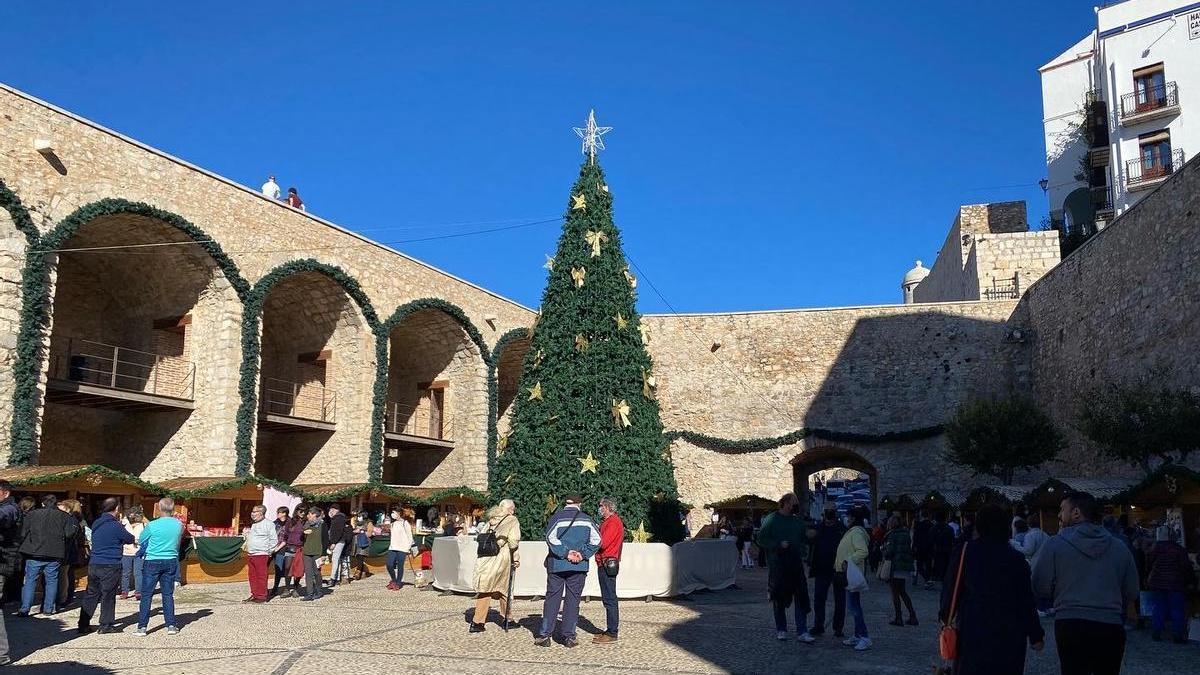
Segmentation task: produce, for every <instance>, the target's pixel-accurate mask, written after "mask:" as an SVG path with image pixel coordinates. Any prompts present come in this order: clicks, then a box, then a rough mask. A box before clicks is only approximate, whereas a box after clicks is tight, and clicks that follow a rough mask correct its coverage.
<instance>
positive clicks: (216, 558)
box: [192, 537, 245, 564]
mask: <svg viewBox="0 0 1200 675" xmlns="http://www.w3.org/2000/svg"><path fill="white" fill-rule="evenodd" d="M192 541H193V542H194V544H195V546H196V556H197V557H198V558H200V562H206V563H214V564H219V563H227V562H229V561H231V560H237V558H238V556H240V555H241V554H242V544H243V543H244V542H245V539H244V538H242V537H195V538H193V539H192Z"/></svg>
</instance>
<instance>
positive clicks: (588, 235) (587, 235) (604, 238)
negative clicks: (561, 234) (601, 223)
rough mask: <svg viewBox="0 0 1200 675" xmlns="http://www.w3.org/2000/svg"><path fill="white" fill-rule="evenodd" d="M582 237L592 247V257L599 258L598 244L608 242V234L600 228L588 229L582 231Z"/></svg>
mask: <svg viewBox="0 0 1200 675" xmlns="http://www.w3.org/2000/svg"><path fill="white" fill-rule="evenodd" d="M583 238H584V240H585V241H587V243H588V246H591V247H592V257H593V258H599V257H600V245H601V244H605V243H608V235H607V234H605V233H604V232H603V231H601V230H588V231H587V232H584V233H583Z"/></svg>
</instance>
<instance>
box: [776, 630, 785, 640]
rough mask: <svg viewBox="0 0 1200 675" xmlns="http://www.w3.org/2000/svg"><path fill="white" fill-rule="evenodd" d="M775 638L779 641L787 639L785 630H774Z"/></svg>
mask: <svg viewBox="0 0 1200 675" xmlns="http://www.w3.org/2000/svg"><path fill="white" fill-rule="evenodd" d="M775 639H776V640H779V641H780V642H784V641H785V640H787V631H786V630H777V631H775Z"/></svg>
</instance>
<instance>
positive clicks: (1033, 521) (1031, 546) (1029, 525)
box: [1011, 513, 1050, 617]
mask: <svg viewBox="0 0 1200 675" xmlns="http://www.w3.org/2000/svg"><path fill="white" fill-rule="evenodd" d="M1025 525H1026V530H1025V534H1024V536H1022V537H1021V538H1020V539H1019V540H1018V539H1013V541H1012V542H1011V543H1012V545H1013V548H1015V549H1016V550H1017V551H1018V552H1020V553H1021V555H1023V556H1025V562H1027V563H1029V568H1030V569H1033V566H1034V564H1035V563H1037V559H1038V554H1039V553H1041V552H1042V547H1044V546H1045V545H1046V542H1047V541H1049V539H1050V537H1049V535H1047V534H1046V533H1045V532H1044V531H1043V530H1042V517H1041V516H1040V515H1038V514H1036V513H1031V514H1029V518H1028V519H1026V520H1025ZM1034 602H1036V603H1037V611H1038V616H1041V617H1045V616H1049V612H1050V601H1049V600H1047V599H1045V598H1034Z"/></svg>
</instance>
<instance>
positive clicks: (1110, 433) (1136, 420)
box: [1077, 370, 1200, 473]
mask: <svg viewBox="0 0 1200 675" xmlns="http://www.w3.org/2000/svg"><path fill="white" fill-rule="evenodd" d="M1168 375H1169V374H1168V373H1166V372H1164V371H1162V370H1155V371H1154V372H1152V373H1151V374H1150V375H1148V376H1146V377H1143V378H1141V379H1139V380H1137V381H1136V382H1134V383H1132V384H1129V385H1120V384H1115V383H1109V384H1105V385H1101V386H1098V387H1094V388H1092V389H1090V390H1088V391H1086V392H1084V394H1083V395H1082V396H1081V397H1080V405H1079V414H1078V421H1077V427H1078V428H1079V431H1080V432H1081V433H1082V434H1083V435H1084V436H1085V437H1087V438H1088V440H1090V441H1092V442H1093V443H1095V444H1096V447H1097V448H1098V449H1099V450H1100V452H1101V454H1103V455H1104V456H1106V457H1110V458H1112V459H1116V460H1119V461H1122V462H1126V463H1129V464H1132V465H1134V466H1138V467H1141V468H1142V470H1143V471H1145V472H1147V473H1149V472H1150V470H1151V469H1152V467H1151V463H1152V460H1154V459H1156V458H1157V459H1159V460H1162V461H1163V462H1167V463H1171V462H1183V460H1184V459H1185V458H1187V456H1188V454H1190V453H1192V452H1195V451H1197V450H1200V398H1197V397H1196V396H1195V395H1194V394H1192V393H1191V392H1190V391H1187V390H1185V389H1173V388H1171V387H1170V386H1169V385H1167V384H1164V383H1165V382H1168V381H1169V377H1168Z"/></svg>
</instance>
